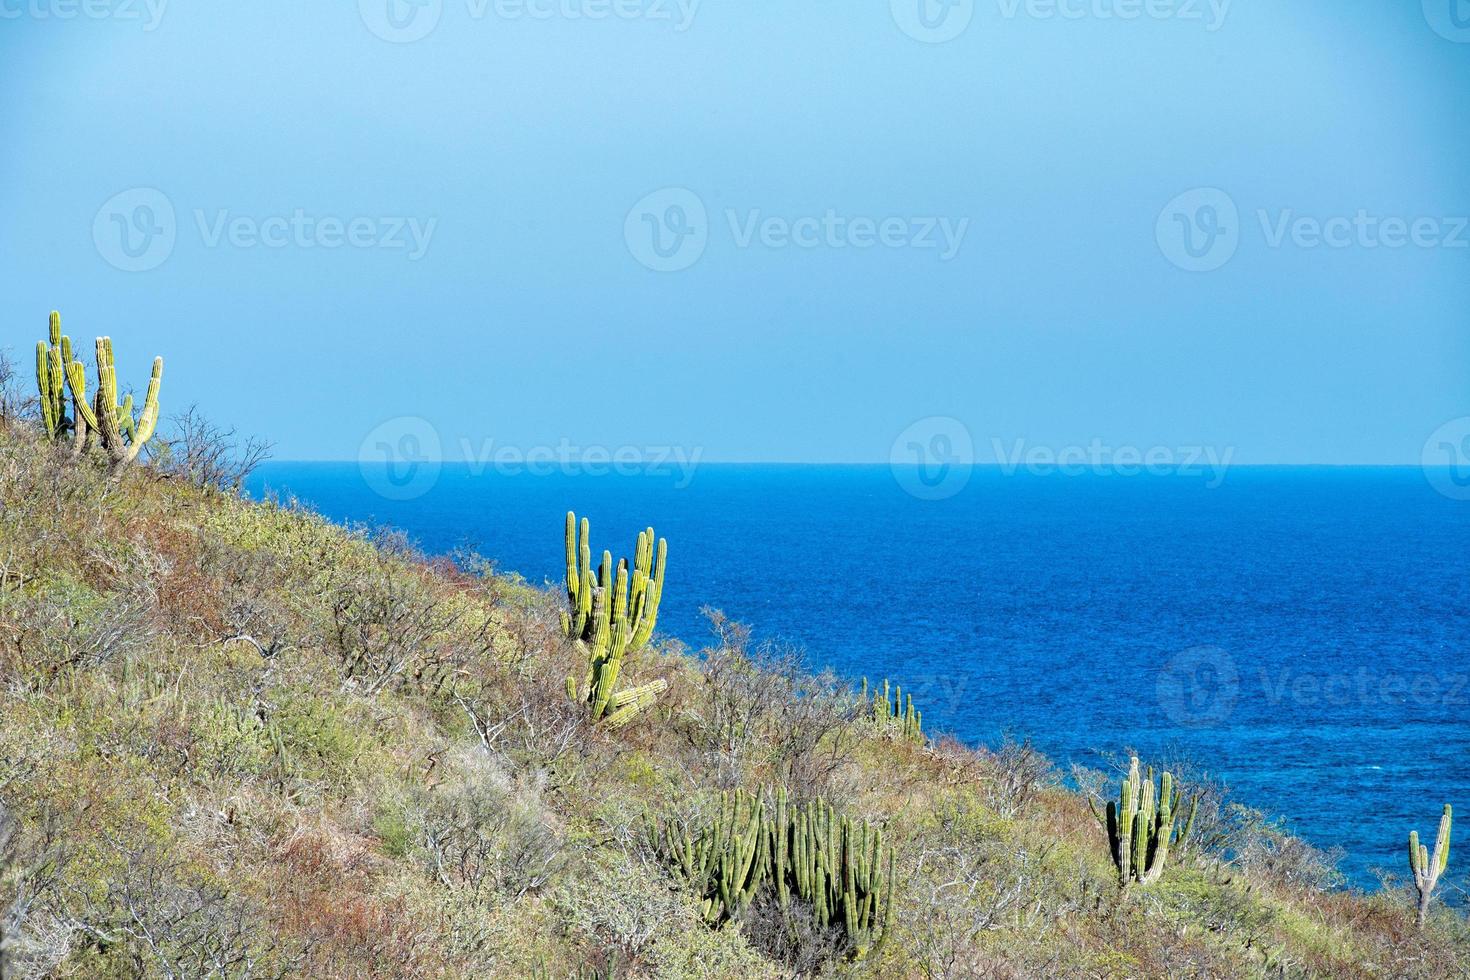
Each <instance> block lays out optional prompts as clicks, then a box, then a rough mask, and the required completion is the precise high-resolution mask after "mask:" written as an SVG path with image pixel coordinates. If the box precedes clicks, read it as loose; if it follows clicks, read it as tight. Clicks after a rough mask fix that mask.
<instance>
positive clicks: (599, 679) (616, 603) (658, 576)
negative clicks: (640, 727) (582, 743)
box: [561, 511, 668, 728]
mask: <svg viewBox="0 0 1470 980" xmlns="http://www.w3.org/2000/svg"><path fill="white" fill-rule="evenodd" d="M578 530H579V528H578V523H577V515H576V514H574V513H572V512H571V511H568V512H567V526H566V553H567V575H566V585H567V611H566V612H564V613H562V617H561V622H562V631H563V632H565V633H566V635H567V636H568V637H570V638H571V639H573V640H574V641H576V642H577V643H578V644H579V645H580V646H581V648H582V649H584V650H585V651H586V653H587V673H586V676H585V677H584V679H583V681H582V683H581V685H580V686H579V685H578V684H577V679H576V678H575V677H568V678H567V694H568V696H569V697H571V698H572V699H573V700H579V701H585V702H586V703H587V705H588V708H589V710H590V712H591V715H592V720H593V721H601V722H603V723H604V724H606V725H607V726H608V727H609V728H621V727H622V726H623V725H626V724H627V723H628V722H629V721H631V720H632V718H633V716H634V715H636V714H637V713H638V712H639V711H641V710H642V709H643V708H645V707H647V706H648V705H650V704H652V703H653V702H654V701H655V700H656V699H657V698H658V696H659V695H660V694H662V693H663V691H664V690H665V689H666V688H667V687H668V683H667V682H665V681H662V680H656V681H653V682H651V683H648V684H644V685H642V686H641V687H634V688H629V689H627V690H625V691H619V690H618V689H617V682H618V675H619V674H620V673H621V672H622V669H623V661H624V659H625V658H626V657H627V656H628V654H630V653H634V652H636V651H637V650H639V649H640V648H642V647H643V646H645V645H646V644H647V643H648V641H649V639H650V638H651V637H652V636H653V627H654V624H655V622H657V620H658V605H659V601H660V600H661V599H662V598H663V590H664V568H665V565H666V562H667V558H668V543H667V542H666V541H664V539H662V538H658V539H657V540H658V556H657V559H656V560H655V557H654V540H655V538H654V533H653V528H651V527H650V528H648V529H647V530H646V531H643V532H641V533H639V535H638V543H637V546H636V548H635V549H634V553H633V568H632V572H631V575H630V573H629V569H628V561H627V559H626V558H624V559H621V560H619V561H618V563H617V564H616V565H614V564H613V558H612V552H610V551H604V552H603V553H602V564H601V565H600V566H598V569H597V573H596V574H595V575H594V574H593V572H592V546H591V544H590V540H589V539H590V530H589V527H588V523H587V519H586V518H585V517H584V518H583V519H582V522H581V525H580V532H581V533H580V537H579V535H578Z"/></svg>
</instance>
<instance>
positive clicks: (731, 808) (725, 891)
mask: <svg viewBox="0 0 1470 980" xmlns="http://www.w3.org/2000/svg"><path fill="white" fill-rule="evenodd" d="M768 835H769V818H768V817H767V816H766V812H765V808H764V807H763V806H762V804H761V801H760V798H759V797H757V796H755V795H754V794H752V793H747V792H745V791H744V790H736V791H735V792H734V793H733V794H732V793H723V794H721V796H720V806H719V810H718V812H717V814H716V816H715V819H714V820H713V821H712V822H710V823H709V824H708V825H706V826H705V827H704V828H703V829H701V830H700V831H699V833H698V834H697V835H691V834H690V832H689V828H688V827H687V826H686V825H676V824H674V823H672V822H670V823H667V824H664V825H663V826H661V827H659V826H655V827H654V835H653V836H654V846H655V849H656V850H658V852H659V853H660V854H661V855H662V856H663V858H664V860H665V861H667V862H668V863H669V864H670V865H672V866H673V867H674V868H675V869H676V870H677V871H678V873H679V874H680V875H682V876H683V878H684V880H685V882H686V883H688V884H689V885H690V886H691V887H692V888H694V889H695V891H696V892H697V893H698V895H699V899H700V909H701V911H702V912H703V913H704V918H705V921H706V922H708V923H710V924H711V925H721V924H723V923H726V922H729V921H731V920H732V919H738V918H739V917H740V914H741V913H742V912H743V911H744V910H745V907H746V906H747V905H749V904H750V901H751V899H752V898H754V897H755V894H756V891H757V889H759V888H760V886H761V884H762V882H763V881H765V880H766V879H767V877H768V876H769V870H770V869H769V865H768V863H767V862H768V861H769V852H768V851H767V849H766V847H765V844H766V840H767V837H768Z"/></svg>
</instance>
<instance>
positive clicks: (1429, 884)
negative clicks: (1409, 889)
mask: <svg viewBox="0 0 1470 980" xmlns="http://www.w3.org/2000/svg"><path fill="white" fill-rule="evenodd" d="M1451 816H1452V812H1451V810H1450V805H1449V804H1448V803H1446V804H1445V805H1444V814H1443V815H1442V816H1441V817H1440V818H1439V834H1438V836H1437V837H1435V840H1434V853H1433V854H1432V855H1431V854H1430V853H1429V849H1428V848H1426V847H1425V846H1424V845H1423V844H1420V843H1419V832H1418V831H1417V830H1411V831H1409V870H1410V871H1412V872H1413V873H1414V889H1415V890H1416V891H1417V892H1418V893H1419V919H1418V921H1419V928H1420V929H1423V928H1424V921H1425V919H1427V918H1428V917H1429V900H1430V899H1431V898H1432V897H1433V896H1434V886H1435V885H1437V884H1439V876H1440V875H1441V874H1443V873H1444V869H1445V868H1446V867H1448V866H1449V863H1450V817H1451Z"/></svg>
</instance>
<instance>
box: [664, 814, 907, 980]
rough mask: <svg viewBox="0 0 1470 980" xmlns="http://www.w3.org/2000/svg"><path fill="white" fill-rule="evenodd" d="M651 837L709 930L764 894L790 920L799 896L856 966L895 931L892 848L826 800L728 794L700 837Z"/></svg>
mask: <svg viewBox="0 0 1470 980" xmlns="http://www.w3.org/2000/svg"><path fill="white" fill-rule="evenodd" d="M653 835H654V842H655V846H656V849H657V850H658V851H659V853H660V854H661V855H662V856H663V858H664V860H665V861H666V862H667V863H669V864H670V865H671V866H672V867H673V868H675V870H676V871H677V872H678V873H679V874H680V875H682V877H683V878H684V880H685V881H686V882H688V883H689V884H690V885H691V886H692V887H694V888H695V889H696V892H697V893H698V894H699V896H700V900H701V907H702V910H703V912H704V916H705V919H706V920H707V921H709V922H710V923H711V924H712V925H722V924H724V923H726V922H730V921H732V920H735V919H738V918H739V917H740V915H741V913H742V912H743V910H744V909H745V908H746V907H747V906H748V905H749V904H750V902H751V901H753V900H754V898H755V897H756V895H757V894H758V893H760V892H761V891H762V890H764V891H766V892H767V893H768V894H773V895H774V896H775V898H776V901H777V902H778V903H779V905H780V908H781V909H783V910H784V911H786V912H788V913H792V897H793V896H794V897H795V898H796V899H798V900H799V901H800V902H802V903H804V904H805V905H806V906H807V907H808V908H810V910H811V911H810V914H811V916H812V918H813V920H814V922H815V923H816V925H818V926H820V927H822V928H833V927H835V928H839V929H840V930H841V931H842V932H843V933H844V934H845V935H846V937H847V940H848V950H849V955H850V956H851V958H852V959H854V960H860V959H864V958H865V957H868V956H871V955H873V954H875V953H876V952H877V951H878V950H879V949H880V948H881V947H882V945H883V941H884V939H885V938H886V937H887V936H888V934H889V932H890V931H891V929H892V925H893V914H894V903H893V883H894V852H893V849H892V848H891V847H885V846H884V844H883V834H882V831H881V830H879V829H878V828H876V827H873V826H871V825H869V824H868V823H867V821H861V820H860V821H856V822H855V821H853V820H852V819H851V818H849V817H844V816H840V815H839V814H837V813H836V812H835V811H834V810H833V809H832V806H831V804H829V803H827V802H826V801H823V800H814V801H812V802H811V803H809V804H807V805H806V806H801V807H792V806H791V805H790V804H789V801H788V799H787V795H786V790H785V788H784V787H782V788H779V789H777V790H776V792H775V793H774V794H769V795H768V796H767V797H766V798H765V799H764V800H763V799H762V798H760V797H757V796H755V795H754V794H750V793H746V792H745V791H744V790H736V791H735V793H734V794H733V795H732V794H729V793H726V794H723V795H722V797H721V801H720V808H719V812H718V815H717V817H716V818H715V819H714V820H713V821H712V822H710V823H709V824H707V825H706V826H705V827H704V828H703V829H702V830H700V832H699V833H698V834H691V833H690V832H689V830H688V828H687V827H684V826H682V825H676V824H674V823H667V824H664V825H662V826H657V825H655V827H654V828H653ZM793 914H794V913H793Z"/></svg>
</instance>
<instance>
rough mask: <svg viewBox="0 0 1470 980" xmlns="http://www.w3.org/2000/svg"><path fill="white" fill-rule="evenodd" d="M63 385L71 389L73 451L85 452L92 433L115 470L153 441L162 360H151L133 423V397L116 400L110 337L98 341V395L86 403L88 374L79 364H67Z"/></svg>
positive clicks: (115, 377) (156, 421)
mask: <svg viewBox="0 0 1470 980" xmlns="http://www.w3.org/2000/svg"><path fill="white" fill-rule="evenodd" d="M66 381H67V385H68V386H69V387H70V388H71V394H72V405H73V406H74V407H75V411H76V417H75V421H74V425H75V429H76V443H75V451H76V452H78V453H80V452H81V451H82V450H84V449H85V448H86V447H87V445H88V442H89V440H90V433H92V432H95V433H96V434H97V438H98V441H99V442H100V443H101V444H102V448H103V450H104V451H105V452H106V453H107V455H108V457H109V458H110V459H111V460H112V465H113V467H114V468H115V469H117V468H121V467H123V466H126V465H127V464H128V463H131V462H132V461H133V460H135V459H137V458H138V453H139V451H141V450H142V448H143V446H144V445H145V444H146V443H147V442H148V440H149V439H151V438H153V431H154V429H155V427H156V426H157V424H158V389H159V386H160V385H161V384H162V383H163V358H161V357H155V358H154V359H153V375H152V377H151V378H150V379H149V381H148V393H147V394H146V395H145V396H144V398H143V412H142V414H141V415H139V416H138V417H137V418H136V419H134V418H133V396H132V395H128V396H127V398H125V399H124V400H123V401H122V402H119V401H118V400H117V369H116V366H115V363H114V360H113V354H112V338H111V337H98V338H97V394H96V395H95V397H94V399H93V400H92V401H90V402H89V401H88V399H87V372H86V368H84V367H83V366H82V362H81V361H75V360H74V361H70V362H68V363H67V365H66Z"/></svg>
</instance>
